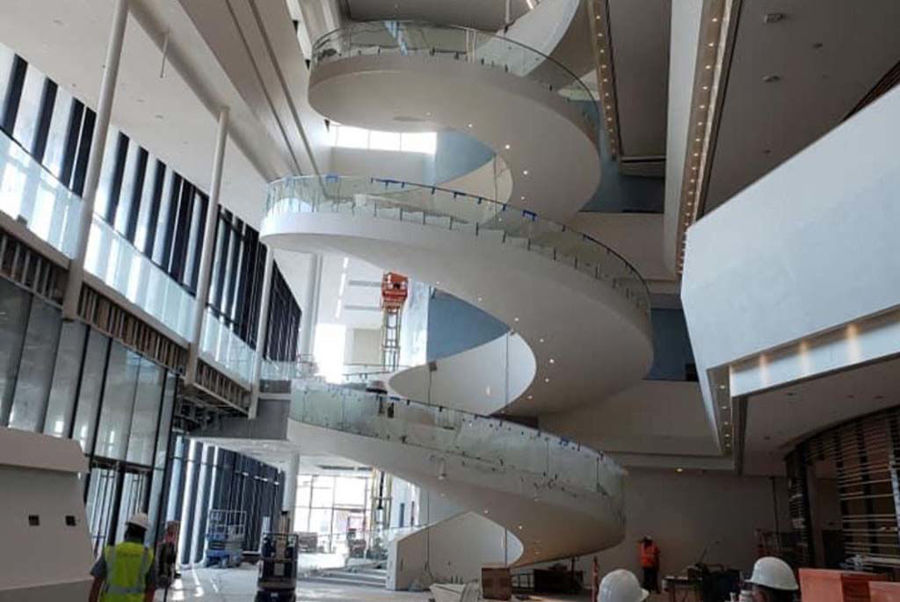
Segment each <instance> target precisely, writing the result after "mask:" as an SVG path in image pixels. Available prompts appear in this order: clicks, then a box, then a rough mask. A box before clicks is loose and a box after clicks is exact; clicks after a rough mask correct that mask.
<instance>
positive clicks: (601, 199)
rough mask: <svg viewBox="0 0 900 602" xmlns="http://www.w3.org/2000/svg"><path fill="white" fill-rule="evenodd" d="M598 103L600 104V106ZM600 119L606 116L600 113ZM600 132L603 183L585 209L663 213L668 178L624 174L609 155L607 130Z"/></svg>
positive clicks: (605, 211)
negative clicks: (666, 179)
mask: <svg viewBox="0 0 900 602" xmlns="http://www.w3.org/2000/svg"><path fill="white" fill-rule="evenodd" d="M598 106H599V105H598ZM600 119H601V122H602V119H603V117H602V116H601V118H600ZM598 133H599V135H600V173H601V177H600V186H599V187H598V188H597V191H596V192H595V193H594V196H593V197H591V200H589V201H588V202H587V203H586V204H585V205H584V207H582V208H581V210H582V211H596V212H602V213H662V212H663V210H664V208H665V179H664V178H642V177H638V176H623V175H622V174H621V173H619V165H618V163H616V161H615V160H614V159H613V158H612V157H610V155H609V144H608V143H607V138H606V130H605V129H604V128H602V127H601V128H599V129H598Z"/></svg>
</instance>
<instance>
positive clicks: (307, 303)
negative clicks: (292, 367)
mask: <svg viewBox="0 0 900 602" xmlns="http://www.w3.org/2000/svg"><path fill="white" fill-rule="evenodd" d="M306 278H307V282H308V283H309V284H308V286H307V288H306V299H304V302H303V308H302V310H303V317H302V318H301V325H300V354H301V355H302V356H304V357H308V356H311V355H312V352H313V349H314V346H315V337H316V332H315V330H316V323H317V322H318V321H319V320H318V318H319V285H320V284H321V281H322V256H321V255H311V256H310V260H309V272H308V273H307V277H306Z"/></svg>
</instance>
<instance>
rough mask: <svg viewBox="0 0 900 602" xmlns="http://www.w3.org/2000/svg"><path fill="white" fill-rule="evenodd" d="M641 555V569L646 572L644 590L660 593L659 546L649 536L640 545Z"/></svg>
mask: <svg viewBox="0 0 900 602" xmlns="http://www.w3.org/2000/svg"><path fill="white" fill-rule="evenodd" d="M638 545H639V546H640V554H641V568H642V569H643V570H644V582H643V586H644V589H646V590H647V591H651V592H656V593H657V594H658V593H659V546H657V545H656V544H655V543H654V542H653V538H652V537H650V536H649V535H648V536H646V537H644V539H642V540H641V541H640V543H639V544H638Z"/></svg>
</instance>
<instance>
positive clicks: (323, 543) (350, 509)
mask: <svg viewBox="0 0 900 602" xmlns="http://www.w3.org/2000/svg"><path fill="white" fill-rule="evenodd" d="M371 486H372V478H371V476H370V475H369V474H365V475H353V476H333V475H310V474H306V475H299V476H298V477H297V498H296V507H295V509H294V530H295V531H302V532H307V533H316V534H317V535H318V536H319V537H318V544H317V545H318V549H317V551H318V552H319V553H322V554H344V555H346V554H348V553H350V550H349V545H350V544H349V542H350V540H351V539H366V537H367V535H368V531H369V529H370V528H371V525H370V524H369V519H370V516H371V510H372V508H371V504H372V500H371Z"/></svg>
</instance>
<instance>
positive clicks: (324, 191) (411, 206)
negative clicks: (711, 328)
mask: <svg viewBox="0 0 900 602" xmlns="http://www.w3.org/2000/svg"><path fill="white" fill-rule="evenodd" d="M267 210H268V216H275V215H279V214H285V213H343V214H347V215H368V216H372V217H377V218H382V219H394V220H398V221H405V222H412V223H417V224H423V225H428V226H433V227H436V228H446V229H449V230H454V231H462V232H467V233H469V234H472V235H474V236H479V237H482V238H489V239H491V240H495V241H496V242H498V243H502V244H507V245H511V246H514V247H517V248H521V249H524V250H527V251H530V252H532V253H537V254H539V255H541V256H543V257H546V258H549V259H552V260H554V261H558V262H560V263H563V264H565V265H568V266H570V267H572V268H574V269H576V270H578V271H579V272H582V273H584V274H587V275H589V276H591V277H593V278H595V279H597V280H600V281H602V282H605V283H607V284H608V285H609V286H611V287H612V288H613V289H615V290H617V291H618V292H619V293H620V294H621V295H623V296H624V297H625V298H626V299H628V300H629V301H631V302H632V303H633V304H634V305H635V306H636V307H637V308H638V309H639V310H640V311H642V312H643V313H644V314H645V315H647V316H648V317H649V315H650V296H649V292H648V291H647V285H646V283H645V282H644V280H643V278H641V275H640V274H638V272H637V270H635V269H634V268H633V267H632V266H631V264H629V263H628V262H627V261H625V259H623V258H622V256H620V255H619V254H618V253H616V252H615V251H613V250H612V249H610V248H609V247H607V246H605V245H603V244H602V243H600V242H598V241H597V240H595V239H593V238H591V237H590V236H587V235H586V234H581V233H579V232H575V231H574V230H572V229H570V228H567V227H566V226H563V225H561V224H557V223H555V222H551V221H549V220H545V219H543V218H541V217H538V216H537V214H535V213H533V212H531V211H527V210H525V209H519V208H517V207H514V206H512V205H508V204H505V203H498V202H496V201H491V200H488V199H485V198H481V197H476V196H471V195H467V194H463V193H461V192H454V191H452V190H446V189H443V188H439V187H436V186H423V185H421V184H411V183H408V182H399V181H396V180H381V179H377V178H342V177H336V176H323V177H320V176H298V177H288V178H284V179H281V180H277V181H275V182H273V183H272V184H270V185H269V193H268V199H267Z"/></svg>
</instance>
